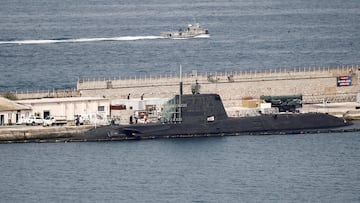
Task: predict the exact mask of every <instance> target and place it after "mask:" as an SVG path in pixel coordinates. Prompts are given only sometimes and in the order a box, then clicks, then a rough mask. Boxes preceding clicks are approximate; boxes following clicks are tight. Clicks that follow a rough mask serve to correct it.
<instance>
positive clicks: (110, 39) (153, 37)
mask: <svg viewBox="0 0 360 203" xmlns="http://www.w3.org/2000/svg"><path fill="white" fill-rule="evenodd" d="M162 38H163V37H161V36H124V37H108V38H104V37H102V38H78V39H48V40H14V41H0V44H20V45H21V44H54V43H79V42H100V41H135V40H152V39H162Z"/></svg>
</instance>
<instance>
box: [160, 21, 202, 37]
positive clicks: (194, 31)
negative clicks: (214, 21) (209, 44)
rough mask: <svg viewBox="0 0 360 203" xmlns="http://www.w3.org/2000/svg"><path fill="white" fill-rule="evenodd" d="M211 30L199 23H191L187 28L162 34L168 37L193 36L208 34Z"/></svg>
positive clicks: (161, 34)
mask: <svg viewBox="0 0 360 203" xmlns="http://www.w3.org/2000/svg"><path fill="white" fill-rule="evenodd" d="M208 34H209V31H208V30H207V29H206V28H204V27H202V26H201V25H200V24H199V23H195V24H194V25H193V24H189V25H188V26H187V28H186V29H185V30H183V29H180V30H179V31H174V32H161V33H160V36H162V37H166V38H193V37H197V36H200V35H208Z"/></svg>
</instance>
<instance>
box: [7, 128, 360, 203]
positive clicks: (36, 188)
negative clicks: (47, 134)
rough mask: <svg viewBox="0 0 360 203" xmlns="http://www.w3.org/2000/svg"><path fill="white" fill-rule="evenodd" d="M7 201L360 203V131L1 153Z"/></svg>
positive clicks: (13, 148) (21, 147)
mask: <svg viewBox="0 0 360 203" xmlns="http://www.w3.org/2000/svg"><path fill="white" fill-rule="evenodd" d="M0 153H1V156H0V157H1V158H0V169H1V173H0V178H1V184H0V185H1V187H0V200H1V202H359V201H360V176H359V167H360V136H358V135H357V134H355V133H343V134H341V133H334V134H307V135H270V136H238V137H215V138H194V139H189V138H183V139H180V138H179V139H164V140H146V141H125V142H94V143H29V144H5V145H1V146H0Z"/></svg>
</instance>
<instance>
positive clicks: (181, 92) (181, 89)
mask: <svg viewBox="0 0 360 203" xmlns="http://www.w3.org/2000/svg"><path fill="white" fill-rule="evenodd" d="M182 94H183V83H182V67H181V64H180V94H179V104H178V111H179V122H181V120H182V119H181V96H182Z"/></svg>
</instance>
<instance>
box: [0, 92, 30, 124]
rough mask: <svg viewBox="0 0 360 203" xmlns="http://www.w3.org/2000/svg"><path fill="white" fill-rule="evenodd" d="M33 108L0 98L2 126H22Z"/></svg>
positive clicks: (0, 122) (0, 120) (0, 121)
mask: <svg viewBox="0 0 360 203" xmlns="http://www.w3.org/2000/svg"><path fill="white" fill-rule="evenodd" d="M30 113H31V108H30V107H27V106H24V105H21V104H18V103H16V102H14V101H11V100H8V99H6V98H3V97H0V125H12V124H21V123H22V122H23V120H24V118H25V117H26V116H27V117H29V115H30Z"/></svg>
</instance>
